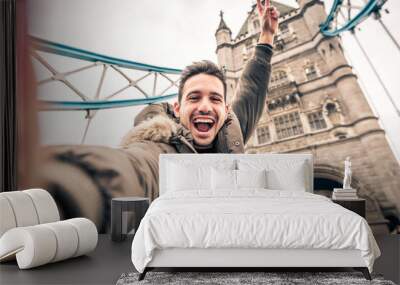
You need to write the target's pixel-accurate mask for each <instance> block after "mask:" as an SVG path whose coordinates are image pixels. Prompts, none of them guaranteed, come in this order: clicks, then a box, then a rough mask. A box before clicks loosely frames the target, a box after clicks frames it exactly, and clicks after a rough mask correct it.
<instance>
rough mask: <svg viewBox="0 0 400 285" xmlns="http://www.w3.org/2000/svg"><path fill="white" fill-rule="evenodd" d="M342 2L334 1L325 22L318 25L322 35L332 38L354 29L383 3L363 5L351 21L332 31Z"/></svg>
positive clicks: (373, 0)
mask: <svg viewBox="0 0 400 285" xmlns="http://www.w3.org/2000/svg"><path fill="white" fill-rule="evenodd" d="M343 1H344V0H334V2H333V4H332V8H331V10H330V12H329V15H328V17H327V18H326V20H325V22H324V23H322V24H321V25H320V31H321V33H322V34H323V35H325V36H328V37H333V36H337V35H339V34H340V33H342V32H345V31H350V30H352V29H354V28H355V27H356V26H357V25H358V24H359V23H361V22H362V21H363V20H364V19H366V18H367V17H369V16H370V15H371V14H372V13H374V12H377V11H379V10H380V8H381V7H382V5H383V4H384V2H385V1H382V0H369V1H368V2H367V3H366V4H365V6H364V7H363V8H362V9H361V10H360V11H359V12H358V13H357V15H355V16H354V17H353V18H352V19H350V20H349V21H348V22H347V23H345V24H344V25H343V26H342V27H341V28H339V29H334V30H332V29H331V24H332V22H333V21H334V19H335V15H336V13H337V11H338V9H340V6H341V5H342V4H343Z"/></svg>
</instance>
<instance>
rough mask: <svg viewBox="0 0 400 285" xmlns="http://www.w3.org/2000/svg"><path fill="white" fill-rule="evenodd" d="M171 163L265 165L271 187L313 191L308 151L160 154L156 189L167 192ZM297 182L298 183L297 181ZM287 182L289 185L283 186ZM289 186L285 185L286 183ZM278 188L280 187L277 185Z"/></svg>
mask: <svg viewBox="0 0 400 285" xmlns="http://www.w3.org/2000/svg"><path fill="white" fill-rule="evenodd" d="M171 164H180V165H185V166H187V167H191V166H193V167H196V166H203V167H204V166H209V167H210V170H211V167H218V168H226V169H239V170H240V169H243V170H252V169H254V170H257V169H266V170H267V171H269V173H270V174H271V175H270V177H269V183H270V186H271V189H275V190H291V189H292V188H294V187H296V188H298V189H303V191H307V192H310V193H313V188H314V186H313V157H312V154H220V153H218V154H161V155H160V157H159V193H160V195H162V194H164V193H166V192H167V190H168V189H167V187H166V185H168V178H169V174H168V169H169V167H170V166H171ZM299 176H300V179H298V178H299ZM300 184H301V185H300ZM282 185H290V188H291V189H284V188H285V186H282ZM286 187H289V186H286ZM280 188H281V189H280Z"/></svg>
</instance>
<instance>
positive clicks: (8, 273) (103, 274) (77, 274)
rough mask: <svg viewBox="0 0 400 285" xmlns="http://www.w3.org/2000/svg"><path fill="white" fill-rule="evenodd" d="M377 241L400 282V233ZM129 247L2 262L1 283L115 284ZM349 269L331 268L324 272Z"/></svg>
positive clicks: (126, 265)
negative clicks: (42, 261) (33, 264)
mask: <svg viewBox="0 0 400 285" xmlns="http://www.w3.org/2000/svg"><path fill="white" fill-rule="evenodd" d="M376 240H377V242H378V244H379V247H380V249H381V251H382V257H380V258H379V259H378V260H377V261H376V262H375V268H374V273H380V274H383V275H384V277H385V279H389V280H392V281H394V282H395V283H397V284H399V283H400V270H399V269H400V235H390V236H389V235H387V236H377V237H376ZM130 248H131V240H127V241H125V242H121V243H114V242H112V241H111V240H110V237H109V236H108V235H100V236H99V244H98V246H97V248H96V250H95V251H94V252H92V253H91V254H89V255H88V256H81V257H77V258H74V259H69V260H65V261H61V262H58V263H52V264H48V265H44V266H41V267H37V268H34V269H29V270H19V269H18V266H17V265H16V263H15V262H8V263H3V264H1V265H0V284H1V285H5V284H115V283H116V281H117V280H118V278H119V276H120V275H121V274H122V273H124V272H132V271H134V267H133V265H132V263H131V258H130V253H131V250H130ZM205 270H207V269H205ZM254 270H257V269H254ZM269 270H270V271H303V270H304V271H318V270H320V269H317V268H314V269H310V268H307V269H303V268H296V269H293V268H286V269H285V268H279V269H272V268H270V269H269ZM321 270H322V269H321ZM348 270H349V269H344V268H329V269H324V270H323V271H348Z"/></svg>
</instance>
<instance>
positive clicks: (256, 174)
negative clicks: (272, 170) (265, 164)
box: [236, 169, 268, 189]
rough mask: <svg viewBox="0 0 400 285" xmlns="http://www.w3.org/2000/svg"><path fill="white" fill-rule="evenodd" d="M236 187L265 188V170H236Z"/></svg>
mask: <svg viewBox="0 0 400 285" xmlns="http://www.w3.org/2000/svg"><path fill="white" fill-rule="evenodd" d="M236 181H237V187H238V189H240V188H267V187H268V184H267V170H266V169H263V170H236Z"/></svg>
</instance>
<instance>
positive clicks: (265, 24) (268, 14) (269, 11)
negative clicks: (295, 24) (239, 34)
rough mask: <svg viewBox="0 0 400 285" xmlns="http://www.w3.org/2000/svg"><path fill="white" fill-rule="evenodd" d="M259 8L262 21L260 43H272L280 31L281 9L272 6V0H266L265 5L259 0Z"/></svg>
mask: <svg viewBox="0 0 400 285" xmlns="http://www.w3.org/2000/svg"><path fill="white" fill-rule="evenodd" d="M257 10H258V16H259V18H260V22H261V34H260V38H259V39H258V43H259V44H270V45H272V44H273V43H274V36H275V34H276V32H277V31H278V18H279V11H278V10H277V9H276V8H275V7H271V6H270V0H265V6H263V5H262V4H261V0H257Z"/></svg>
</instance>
